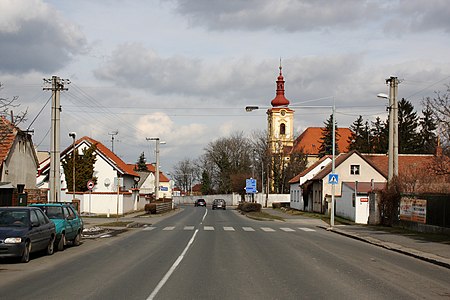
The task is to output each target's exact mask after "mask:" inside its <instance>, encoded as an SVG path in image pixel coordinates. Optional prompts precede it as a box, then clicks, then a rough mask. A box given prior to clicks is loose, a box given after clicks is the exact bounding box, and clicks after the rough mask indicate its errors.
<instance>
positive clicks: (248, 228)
mask: <svg viewBox="0 0 450 300" xmlns="http://www.w3.org/2000/svg"><path fill="white" fill-rule="evenodd" d="M242 229H243V230H244V231H255V229H253V228H251V227H242Z"/></svg>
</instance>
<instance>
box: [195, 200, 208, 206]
mask: <svg viewBox="0 0 450 300" xmlns="http://www.w3.org/2000/svg"><path fill="white" fill-rule="evenodd" d="M194 206H204V207H206V201H205V199H197V200H195V202H194Z"/></svg>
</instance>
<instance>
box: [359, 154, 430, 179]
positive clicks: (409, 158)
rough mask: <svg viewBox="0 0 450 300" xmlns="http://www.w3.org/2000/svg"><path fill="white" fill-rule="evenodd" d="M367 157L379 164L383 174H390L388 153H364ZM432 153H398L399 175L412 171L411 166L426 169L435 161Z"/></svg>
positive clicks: (378, 166) (376, 164) (374, 163)
mask: <svg viewBox="0 0 450 300" xmlns="http://www.w3.org/2000/svg"><path fill="white" fill-rule="evenodd" d="M363 156H364V157H365V158H367V159H368V160H369V161H371V162H372V164H373V165H375V166H377V168H378V169H379V170H381V172H383V175H384V176H385V177H387V175H388V165H389V160H388V156H387V154H363ZM433 160H434V155H432V154H399V155H398V173H399V176H401V175H402V174H406V173H408V172H410V171H411V168H412V167H414V168H419V169H425V168H427V167H428V166H430V165H431V164H432V163H433Z"/></svg>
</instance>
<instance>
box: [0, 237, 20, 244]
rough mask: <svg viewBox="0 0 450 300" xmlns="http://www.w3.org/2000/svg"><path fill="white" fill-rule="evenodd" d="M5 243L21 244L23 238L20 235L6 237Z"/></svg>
mask: <svg viewBox="0 0 450 300" xmlns="http://www.w3.org/2000/svg"><path fill="white" fill-rule="evenodd" d="M3 243H5V244H20V243H22V238H20V237H10V238H6V239H5V240H4V241H3Z"/></svg>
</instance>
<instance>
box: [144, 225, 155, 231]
mask: <svg viewBox="0 0 450 300" xmlns="http://www.w3.org/2000/svg"><path fill="white" fill-rule="evenodd" d="M153 229H156V227H151V226H150V227H145V228H144V229H143V230H145V231H150V230H153Z"/></svg>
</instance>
